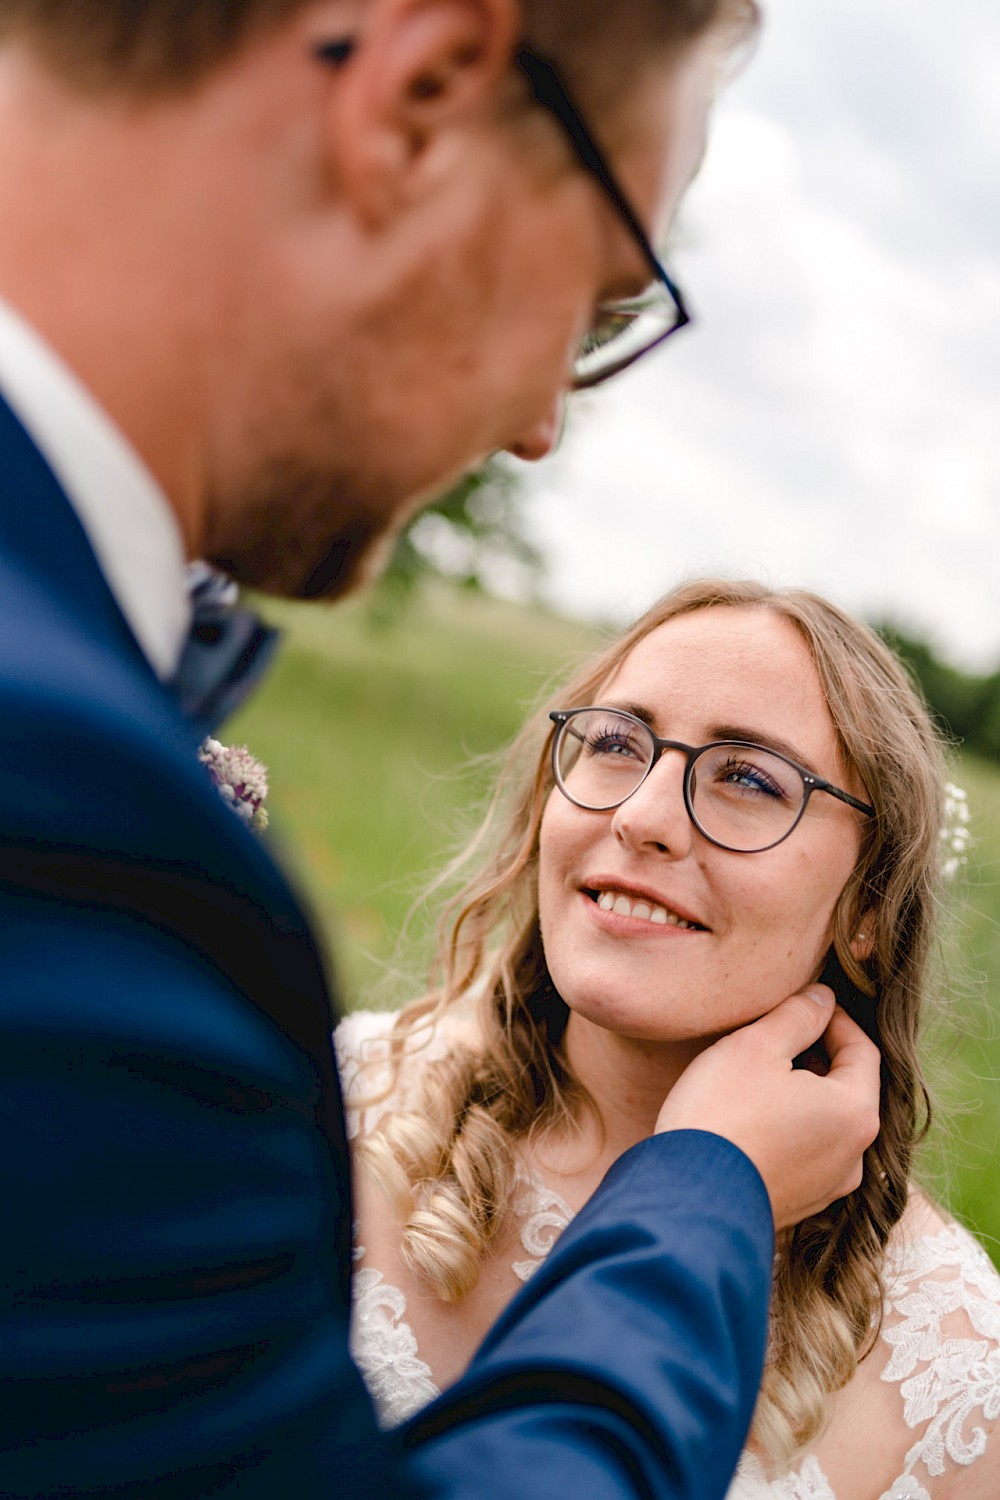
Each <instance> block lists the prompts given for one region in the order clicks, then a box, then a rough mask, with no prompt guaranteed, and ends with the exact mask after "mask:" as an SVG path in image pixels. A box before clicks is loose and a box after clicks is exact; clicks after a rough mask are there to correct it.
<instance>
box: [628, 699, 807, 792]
mask: <svg viewBox="0 0 1000 1500" xmlns="http://www.w3.org/2000/svg"><path fill="white" fill-rule="evenodd" d="M606 706H607V707H608V708H614V709H617V710H618V711H619V712H620V713H626V714H631V715H632V717H633V719H641V720H642V722H643V723H644V724H648V725H649V728H650V729H651V730H652V731H653V733H654V734H657V733H658V730H657V727H656V715H655V714H654V713H653V712H652V711H651V710H650V709H648V708H646V707H645V706H644V705H643V704H641V703H615V702H613V701H610V700H609V701H608V703H607V705H606ZM705 732H706V735H707V740H706V743H707V744H712V743H713V742H714V741H715V740H745V741H749V743H750V744H752V745H760V746H761V747H762V748H763V749H764V750H776V751H777V752H778V754H779V755H787V756H788V758H789V760H794V761H795V763H796V765H800V766H803V767H804V768H805V769H806V770H807V771H812V772H813V773H814V774H818V772H816V767H815V766H814V765H812V764H811V763H810V761H809V758H808V757H807V756H805V755H803V753H802V751H801V750H800V749H799V747H798V746H797V745H793V744H792V742H791V741H790V740H786V739H782V737H781V735H780V734H771V733H769V732H768V731H766V730H763V729H754V728H752V727H750V726H748V725H746V724H712V725H710V726H709V728H708V729H707V730H706V731H705ZM663 738H665V739H669V738H670V736H669V735H664V736H663Z"/></svg>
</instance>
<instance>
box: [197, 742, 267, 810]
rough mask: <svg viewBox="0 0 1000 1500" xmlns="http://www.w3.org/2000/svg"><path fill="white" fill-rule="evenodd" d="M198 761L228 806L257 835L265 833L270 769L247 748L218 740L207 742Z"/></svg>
mask: <svg viewBox="0 0 1000 1500" xmlns="http://www.w3.org/2000/svg"><path fill="white" fill-rule="evenodd" d="M198 759H199V760H200V761H201V763H202V765H203V766H204V767H205V769H206V771H207V772H208V774H209V776H210V777H211V778H212V781H213V782H214V784H215V785H216V786H217V787H218V789H219V795H220V797H221V798H222V799H223V801H224V802H225V803H226V804H227V806H229V807H231V808H232V810H233V812H234V813H235V814H236V816H237V817H238V818H240V819H242V821H243V822H244V823H246V824H248V825H249V827H251V828H252V829H253V830H254V832H255V833H263V832H264V829H265V828H266V827H267V808H266V807H265V806H264V799H265V797H266V796H267V767H266V766H265V765H263V764H262V762H261V761H259V760H258V759H257V757H256V756H255V755H251V754H250V751H249V750H248V749H247V747H246V745H231V746H227V745H220V744H219V741H218V740H205V742H204V743H203V745H202V746H201V748H200V749H199V751H198Z"/></svg>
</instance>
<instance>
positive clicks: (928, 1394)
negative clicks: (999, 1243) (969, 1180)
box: [879, 1220, 1000, 1500]
mask: <svg viewBox="0 0 1000 1500" xmlns="http://www.w3.org/2000/svg"><path fill="white" fill-rule="evenodd" d="M937 1223H938V1225H940V1227H938V1228H937V1229H936V1232H934V1233H930V1234H925V1235H922V1236H921V1237H919V1238H916V1239H913V1240H910V1241H909V1242H906V1241H903V1242H901V1243H900V1244H899V1245H898V1246H896V1247H895V1248H894V1249H893V1250H892V1252H891V1253H890V1257H889V1260H888V1263H887V1267H886V1306H885V1320H884V1324H883V1329H882V1338H881V1340H880V1345H881V1348H880V1351H879V1355H880V1356H881V1363H882V1368H881V1372H880V1379H881V1380H882V1381H883V1382H885V1383H886V1384H888V1385H895V1386H896V1387H897V1388H898V1392H899V1396H900V1397H901V1398H902V1403H903V1417H904V1419H905V1423H906V1428H907V1435H908V1440H909V1447H908V1449H907V1452H906V1456H905V1459H904V1461H903V1469H902V1473H901V1474H900V1475H899V1477H898V1478H897V1479H896V1481H895V1482H894V1484H893V1485H892V1486H891V1487H890V1488H889V1489H888V1490H886V1491H885V1492H884V1495H883V1496H882V1500H938V1497H939V1496H944V1495H947V1496H948V1497H949V1500H961V1497H962V1496H963V1495H965V1494H970V1495H971V1494H975V1495H977V1496H978V1495H980V1494H987V1493H989V1494H993V1493H995V1492H996V1493H1000V1454H998V1447H1000V1434H994V1432H993V1427H994V1424H995V1422H996V1420H997V1417H998V1416H1000V1276H998V1274H997V1271H996V1270H995V1269H994V1267H993V1265H992V1264H991V1262H990V1260H989V1258H988V1256H987V1255H986V1252H985V1251H984V1250H983V1248H982V1246H981V1245H979V1244H978V1243H977V1242H976V1241H975V1240H974V1239H973V1237H972V1236H971V1235H970V1234H969V1233H968V1232H967V1231H966V1230H965V1229H963V1228H961V1226H959V1225H957V1224H941V1221H940V1220H938V1221H937ZM987 1455H988V1457H987ZM984 1457H986V1458H987V1462H988V1463H989V1466H990V1469H991V1473H993V1474H994V1478H995V1489H994V1488H991V1487H990V1486H989V1485H988V1484H987V1487H986V1488H985V1489H984V1488H983V1486H982V1479H983V1475H982V1474H981V1473H980V1474H977V1475H976V1476H975V1483H973V1482H972V1481H973V1476H972V1475H971V1474H968V1471H969V1469H970V1466H972V1465H974V1464H978V1463H979V1461H980V1460H983V1459H984ZM966 1474H968V1479H966V1478H965V1477H964V1476H965V1475H966Z"/></svg>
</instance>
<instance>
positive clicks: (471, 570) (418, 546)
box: [368, 458, 544, 624]
mask: <svg viewBox="0 0 1000 1500" xmlns="http://www.w3.org/2000/svg"><path fill="white" fill-rule="evenodd" d="M521 500H522V495H521V480H520V477H519V475H518V472H517V470H516V469H514V468H513V467H512V466H511V464H510V463H509V461H507V460H505V459H503V458H493V459H490V460H489V461H488V462H487V463H485V464H484V465H483V466H482V467H481V468H479V469H477V470H475V471H474V472H473V473H472V474H468V475H466V477H465V478H464V479H462V480H460V481H459V483H458V484H457V485H456V486H455V488H454V489H452V490H449V492H448V493H447V494H446V495H443V496H442V497H441V499H440V500H438V501H436V502H435V503H434V504H433V505H431V506H428V507H427V508H426V509H425V510H422V511H421V512H420V514H419V515H418V516H416V517H415V518H414V520H413V521H411V522H410V524H409V526H408V527H407V528H406V529H405V531H403V532H402V533H401V534H400V536H399V539H398V541H397V542H396V547H395V551H394V552H393V554H392V558H391V559H390V562H389V566H388V567H387V568H386V570H385V572H384V573H383V574H382V576H381V577H380V579H379V580H378V582H377V584H376V585H375V587H374V588H373V589H372V590H371V591H370V593H369V595H368V608H369V615H370V618H371V619H372V620H373V621H374V622H375V623H377V624H389V623H391V622H393V621H395V620H396V619H397V618H398V617H399V616H400V614H401V613H402V612H404V611H405V610H406V608H407V607H408V606H409V605H410V604H412V602H413V599H414V597H415V595H416V592H417V589H418V586H419V585H420V583H421V582H422V581H423V580H424V579H426V578H428V577H429V576H431V575H434V574H437V575H440V576H443V577H445V578H448V579H450V580H451V581H452V582H453V583H457V584H459V585H461V586H462V587H463V588H467V589H469V590H471V591H477V590H479V591H484V592H487V593H490V592H499V593H502V594H508V595H510V594H513V595H516V596H517V597H519V598H522V599H534V598H535V597H537V587H538V584H539V582H540V581H541V578H542V574H543V572H544V562H543V559H542V555H541V553H540V552H539V550H538V548H537V547H536V546H535V545H534V543H533V542H532V541H531V540H530V538H529V536H528V533H527V528H526V525H525V520H524V514H523V510H522V505H521Z"/></svg>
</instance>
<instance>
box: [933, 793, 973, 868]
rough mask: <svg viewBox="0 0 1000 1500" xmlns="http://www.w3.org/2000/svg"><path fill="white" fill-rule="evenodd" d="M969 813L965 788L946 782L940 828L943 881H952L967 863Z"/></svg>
mask: <svg viewBox="0 0 1000 1500" xmlns="http://www.w3.org/2000/svg"><path fill="white" fill-rule="evenodd" d="M970 818H971V813H970V812H969V799H968V797H967V795H966V792H965V788H964V787H960V786H956V785H955V783H954V782H953V781H949V782H946V784H945V789H944V824H943V826H942V828H941V834H940V839H941V874H942V875H943V876H944V878H945V880H953V879H954V877H955V876H956V875H957V874H958V872H959V870H960V869H961V868H962V866H963V865H964V864H966V863H967V862H968V858H969V846H970V845H971V843H972V833H971V831H970V829H969V821H970Z"/></svg>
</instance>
